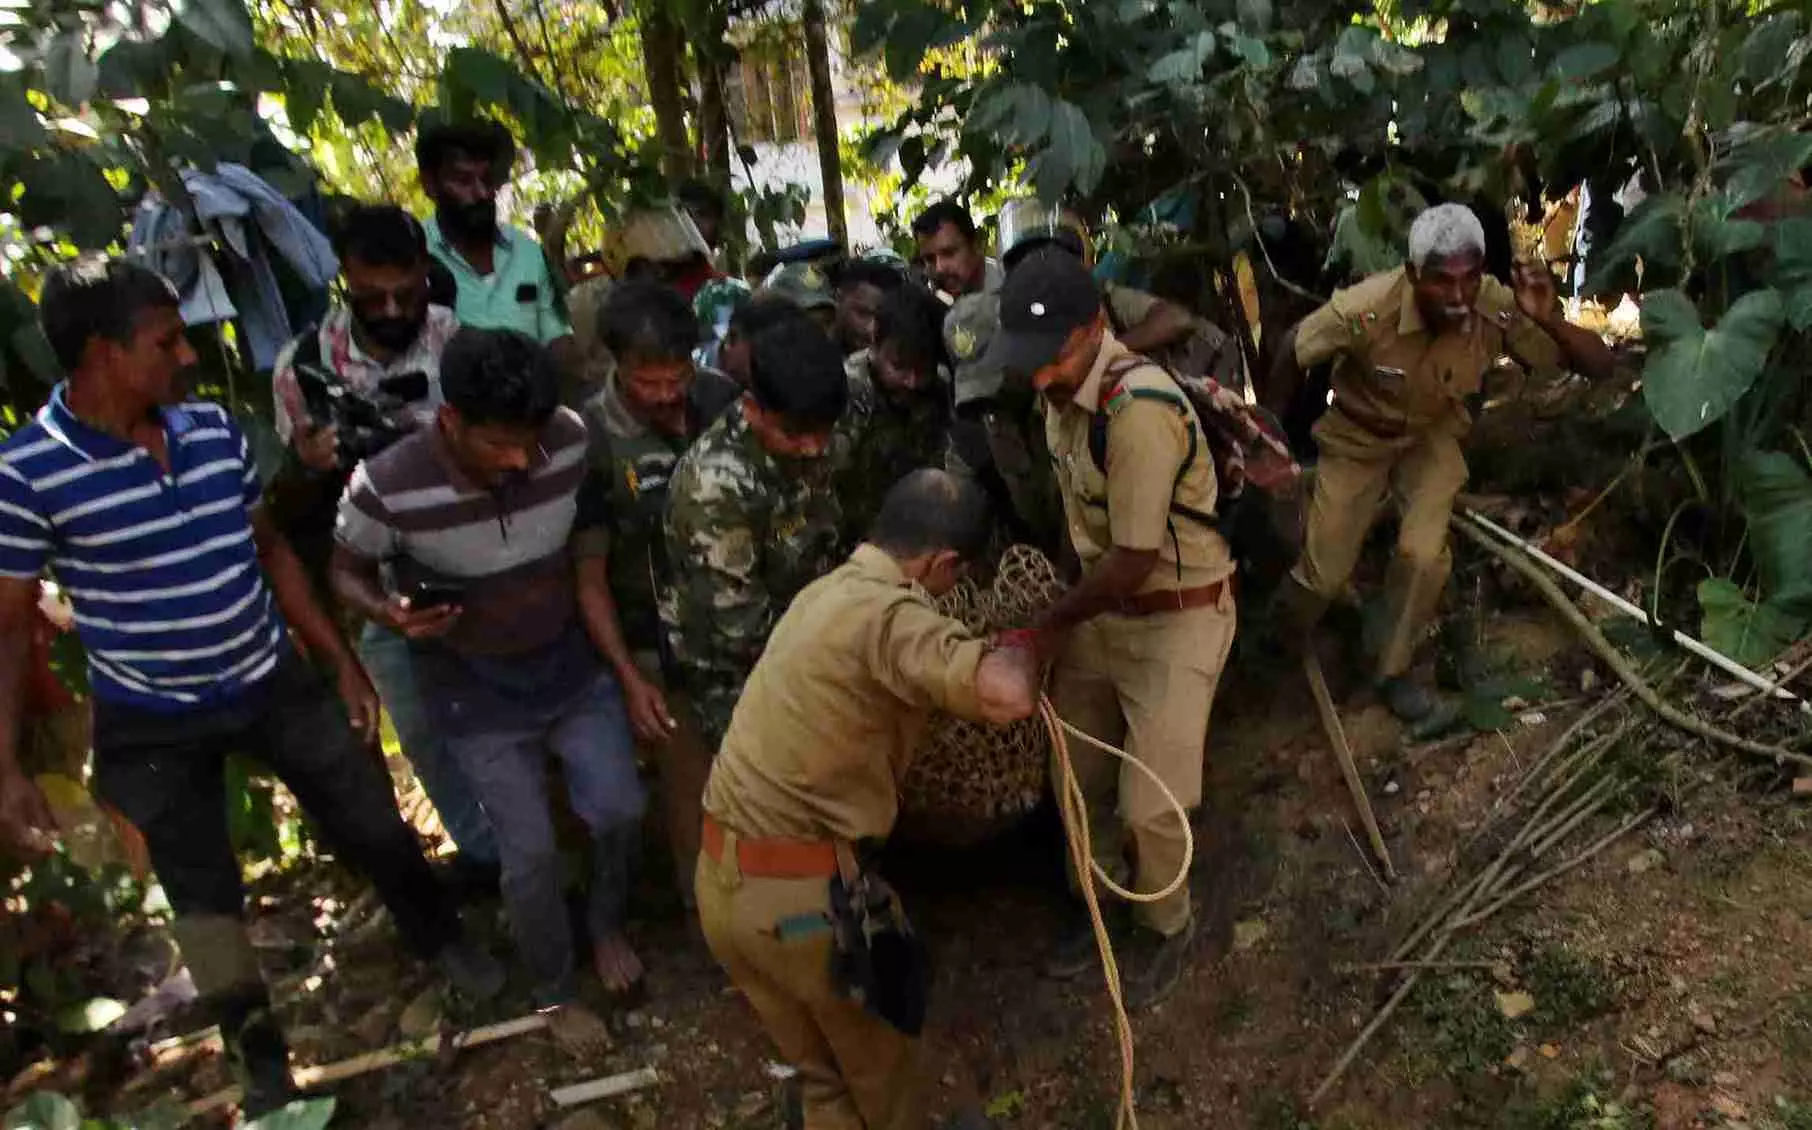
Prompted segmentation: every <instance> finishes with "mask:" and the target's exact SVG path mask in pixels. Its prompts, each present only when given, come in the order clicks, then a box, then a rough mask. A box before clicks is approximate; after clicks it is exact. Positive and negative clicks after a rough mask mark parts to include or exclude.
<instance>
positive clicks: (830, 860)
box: [699, 812, 837, 879]
mask: <svg viewBox="0 0 1812 1130" xmlns="http://www.w3.org/2000/svg"><path fill="white" fill-rule="evenodd" d="M700 831H701V835H700V837H699V839H700V844H699V846H700V847H702V848H703V849H704V852H705V854H706V855H708V856H710V857H711V859H712V861H713V862H716V863H722V862H723V858H724V848H725V847H726V846H727V845H729V844H730V842H731V841H732V840H733V841H734V846H735V850H736V867H737V869H738V870H740V871H741V872H742V873H743V874H744V875H747V876H749V877H751V878H756V879H828V878H830V877H831V876H832V875H835V874H837V845H836V844H834V843H832V842H831V841H830V840H792V839H786V838H783V837H780V836H772V837H767V838H761V839H746V838H744V837H743V836H741V835H738V834H737V833H735V832H731V831H730V830H729V829H727V828H725V827H724V826H723V825H722V824H719V823H718V822H717V820H716V818H714V817H713V816H712V815H711V814H710V813H708V812H707V813H705V814H704V821H703V824H702V827H701V829H700Z"/></svg>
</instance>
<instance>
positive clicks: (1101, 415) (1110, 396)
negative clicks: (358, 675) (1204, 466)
mask: <svg viewBox="0 0 1812 1130" xmlns="http://www.w3.org/2000/svg"><path fill="white" fill-rule="evenodd" d="M1149 364H1152V362H1150V361H1149V360H1147V359H1146V358H1143V357H1125V358H1121V359H1120V360H1118V361H1115V362H1114V363H1113V364H1112V365H1110V366H1109V367H1108V369H1107V372H1106V374H1105V376H1106V378H1107V383H1106V385H1105V387H1104V388H1102V390H1101V405H1100V407H1099V408H1097V409H1096V410H1095V414H1094V416H1093V417H1091V418H1090V420H1089V423H1088V453H1089V458H1090V459H1092V460H1093V461H1094V463H1095V469H1096V470H1098V471H1100V472H1101V473H1102V474H1103V475H1106V474H1107V424H1108V421H1109V420H1110V419H1111V418H1112V417H1113V415H1114V414H1115V413H1116V412H1119V411H1120V410H1121V409H1122V408H1124V407H1126V405H1128V404H1130V403H1132V402H1133V401H1135V400H1149V401H1155V402H1158V403H1162V404H1166V405H1169V406H1170V408H1171V409H1172V410H1173V411H1175V412H1176V413H1177V415H1179V416H1181V417H1182V418H1183V431H1184V432H1186V433H1187V434H1188V436H1189V451H1188V453H1187V454H1186V455H1184V456H1183V462H1182V464H1181V465H1180V466H1178V467H1177V477H1176V480H1175V481H1174V482H1172V483H1171V484H1170V515H1169V517H1168V518H1167V519H1166V521H1165V525H1167V526H1168V527H1169V532H1170V544H1171V548H1172V551H1173V554H1174V556H1175V557H1176V566H1177V580H1178V582H1179V583H1181V581H1182V577H1183V541H1182V539H1181V538H1180V537H1179V536H1178V535H1177V523H1176V520H1177V519H1178V518H1185V519H1188V520H1189V521H1191V522H1199V523H1201V524H1202V525H1204V526H1207V527H1208V528H1209V529H1211V530H1219V529H1220V521H1219V519H1217V518H1216V517H1215V516H1214V515H1213V514H1207V513H1204V512H1202V511H1200V510H1197V509H1196V508H1195V507H1193V506H1187V505H1185V504H1183V503H1181V502H1179V501H1177V491H1178V490H1179V489H1180V488H1181V487H1182V485H1183V477H1184V476H1185V475H1187V474H1188V473H1189V467H1190V465H1191V464H1193V463H1194V462H1195V458H1196V454H1197V452H1198V450H1199V445H1200V441H1199V440H1197V438H1196V428H1197V427H1199V426H1200V425H1199V424H1197V425H1191V424H1190V417H1189V402H1188V399H1187V398H1186V397H1185V396H1184V394H1183V391H1182V389H1181V388H1180V387H1178V386H1177V384H1176V377H1175V376H1174V375H1173V374H1172V373H1171V372H1170V371H1169V370H1168V369H1164V370H1163V371H1164V375H1165V376H1167V377H1169V378H1170V382H1171V385H1172V388H1173V389H1174V390H1175V391H1172V390H1170V389H1156V388H1127V387H1126V386H1125V385H1123V384H1122V383H1121V381H1122V380H1123V379H1124V378H1125V377H1126V375H1127V374H1128V373H1130V372H1132V371H1133V370H1134V369H1135V368H1137V367H1139V366H1140V365H1149ZM1155 367H1156V368H1159V369H1163V366H1155Z"/></svg>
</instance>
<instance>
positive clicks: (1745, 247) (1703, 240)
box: [1692, 194, 1768, 263]
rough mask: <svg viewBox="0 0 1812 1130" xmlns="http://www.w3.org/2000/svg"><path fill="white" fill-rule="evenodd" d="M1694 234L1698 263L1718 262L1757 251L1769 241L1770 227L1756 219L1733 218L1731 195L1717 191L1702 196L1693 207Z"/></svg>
mask: <svg viewBox="0 0 1812 1130" xmlns="http://www.w3.org/2000/svg"><path fill="white" fill-rule="evenodd" d="M1692 237H1693V247H1694V248H1695V249H1696V250H1697V251H1698V254H1699V262H1701V263H1715V262H1717V261H1718V260H1719V259H1723V258H1726V257H1728V256H1731V255H1740V254H1742V253H1743V252H1745V251H1754V250H1755V249H1756V248H1758V247H1760V246H1761V245H1762V244H1763V243H1764V242H1766V241H1767V239H1768V229H1767V228H1765V227H1763V226H1762V225H1761V224H1759V223H1757V222H1756V221H1754V220H1739V219H1733V218H1732V209H1731V207H1730V203H1729V200H1728V198H1726V197H1724V196H1723V195H1722V194H1714V195H1711V196H1705V197H1701V198H1700V199H1699V201H1698V203H1697V204H1696V205H1695V206H1694V208H1693V219H1692Z"/></svg>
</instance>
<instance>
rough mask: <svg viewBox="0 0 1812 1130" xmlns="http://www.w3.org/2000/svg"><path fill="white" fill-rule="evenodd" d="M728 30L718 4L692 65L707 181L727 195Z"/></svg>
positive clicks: (726, 15)
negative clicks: (695, 78) (696, 81)
mask: <svg viewBox="0 0 1812 1130" xmlns="http://www.w3.org/2000/svg"><path fill="white" fill-rule="evenodd" d="M728 30H729V13H728V11H727V10H726V9H725V8H724V7H723V6H722V5H717V6H715V8H714V10H713V11H712V13H711V27H710V28H709V30H708V31H707V33H706V34H705V35H704V36H703V37H699V38H695V39H694V40H693V42H692V65H693V67H694V68H695V69H696V70H697V71H698V148H699V151H700V152H701V153H703V154H704V157H705V178H706V179H707V180H709V181H710V182H711V184H712V186H713V187H715V188H716V189H717V191H719V192H721V193H723V194H724V195H725V196H728V195H729V193H730V101H729V90H728V89H727V84H726V83H725V81H724V68H725V66H726V65H727V64H728V58H727V54H728V53H727V52H726V51H725V49H724V36H725V35H726V34H727V33H728Z"/></svg>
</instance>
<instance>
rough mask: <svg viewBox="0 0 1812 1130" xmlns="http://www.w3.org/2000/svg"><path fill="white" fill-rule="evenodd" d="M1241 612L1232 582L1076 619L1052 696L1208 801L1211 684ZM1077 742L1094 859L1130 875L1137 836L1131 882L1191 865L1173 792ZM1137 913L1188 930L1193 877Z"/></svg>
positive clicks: (1183, 792)
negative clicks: (1208, 594) (1145, 606)
mask: <svg viewBox="0 0 1812 1130" xmlns="http://www.w3.org/2000/svg"><path fill="white" fill-rule="evenodd" d="M1237 622H1238V617H1237V615H1236V614H1235V611H1234V599H1233V592H1232V589H1231V587H1229V588H1228V590H1227V591H1226V592H1225V593H1224V594H1223V595H1222V597H1221V602H1220V605H1219V606H1218V607H1204V608H1192V609H1188V610H1186V611H1182V612H1161V613H1157V614H1155V615H1151V616H1137V617H1133V616H1118V615H1105V616H1097V617H1096V618H1095V619H1093V620H1090V621H1089V622H1087V623H1086V624H1083V625H1082V626H1081V627H1079V628H1077V629H1076V634H1075V635H1074V637H1072V638H1071V640H1070V643H1069V646H1068V648H1066V649H1065V651H1064V654H1063V658H1062V659H1061V660H1060V661H1059V663H1058V666H1057V672H1056V675H1055V677H1054V679H1053V681H1052V686H1051V701H1052V703H1053V704H1054V705H1055V706H1056V707H1057V712H1058V713H1059V714H1061V715H1062V716H1063V719H1064V721H1066V722H1068V723H1069V724H1070V725H1072V726H1075V727H1076V728H1077V729H1079V730H1081V731H1083V732H1084V733H1086V734H1089V735H1090V736H1092V737H1094V738H1097V739H1099V740H1101V741H1103V742H1106V743H1108V744H1109V745H1114V746H1118V747H1120V748H1122V749H1124V750H1126V752H1127V753H1128V754H1130V755H1132V757H1133V758H1135V759H1136V760H1138V761H1139V762H1141V763H1143V764H1144V765H1146V766H1148V767H1149V768H1151V769H1152V770H1154V771H1155V772H1156V773H1157V774H1158V776H1159V777H1161V778H1162V779H1163V781H1164V783H1165V784H1166V785H1168V786H1169V787H1170V790H1171V792H1173V793H1175V794H1176V798H1177V800H1178V801H1180V802H1181V803H1182V804H1183V805H1184V807H1186V808H1194V807H1195V806H1196V805H1198V804H1200V803H1201V800H1202V767H1203V763H1204V759H1205V756H1206V748H1207V741H1208V715H1209V712H1210V710H1211V708H1212V707H1213V705H1214V689H1215V686H1216V685H1217V684H1218V683H1219V682H1220V677H1221V669H1222V668H1223V667H1224V666H1226V663H1227V653H1228V651H1229V650H1230V649H1231V648H1232V647H1233V635H1234V631H1235V629H1236V627H1237ZM1069 751H1070V764H1071V765H1072V767H1073V768H1074V769H1075V771H1076V778H1077V782H1078V783H1079V784H1080V785H1081V786H1082V792H1083V796H1084V797H1085V798H1086V800H1087V802H1088V810H1089V836H1090V840H1091V843H1092V846H1093V848H1094V854H1095V861H1096V862H1097V863H1099V864H1100V865H1101V868H1102V870H1104V871H1106V872H1107V873H1108V874H1109V875H1114V876H1116V877H1117V876H1118V875H1120V874H1123V873H1124V872H1125V848H1126V840H1127V839H1128V837H1130V838H1131V840H1132V846H1133V851H1134V854H1135V856H1136V862H1137V866H1136V868H1135V874H1134V878H1135V880H1136V882H1135V884H1134V885H1133V886H1132V887H1131V888H1130V889H1132V890H1136V891H1156V890H1159V889H1161V888H1162V887H1164V886H1165V885H1166V884H1168V883H1169V882H1170V880H1171V879H1172V877H1174V876H1175V875H1176V873H1177V868H1178V867H1180V866H1181V865H1182V862H1183V848H1184V843H1185V837H1184V829H1183V824H1182V822H1181V821H1180V820H1179V819H1178V817H1177V815H1176V813H1175V812H1174V811H1173V810H1172V809H1171V807H1170V804H1169V803H1168V802H1167V801H1166V800H1165V799H1164V794H1163V793H1162V792H1160V791H1159V789H1158V787H1157V785H1156V784H1154V783H1153V782H1152V781H1151V779H1150V778H1148V777H1147V776H1146V775H1145V774H1143V773H1141V772H1139V770H1138V769H1136V768H1134V767H1133V766H1131V765H1127V764H1125V763H1123V762H1122V761H1120V760H1119V759H1118V758H1116V757H1113V756H1111V755H1109V754H1106V753H1102V752H1101V751H1099V750H1097V749H1095V748H1094V747H1092V746H1090V745H1088V744H1087V743H1085V742H1081V741H1078V740H1076V739H1075V738H1071V739H1070V742H1069ZM1058 772H1059V771H1058V770H1057V769H1056V768H1055V767H1054V768H1053V779H1054V780H1058V781H1061V780H1062V778H1061V776H1059V775H1058ZM1074 878H1075V876H1074V875H1072V876H1071V879H1072V880H1074ZM1124 885H1125V884H1124V883H1123V884H1122V886H1124ZM1135 913H1136V914H1137V916H1138V918H1139V920H1140V921H1142V922H1143V923H1145V924H1146V925H1147V926H1150V927H1151V928H1152V929H1154V930H1156V931H1158V932H1159V933H1160V934H1163V935H1164V936H1166V937H1169V936H1171V935H1173V934H1176V933H1178V932H1180V931H1181V930H1182V929H1183V928H1184V927H1185V926H1186V925H1188V923H1189V915H1190V906H1189V885H1188V884H1187V883H1184V884H1183V885H1182V886H1181V887H1179V888H1178V889H1177V890H1176V891H1175V892H1174V893H1172V894H1171V895H1170V896H1168V897H1167V898H1164V899H1162V900H1160V901H1158V902H1153V903H1139V904H1137V910H1136V912H1135Z"/></svg>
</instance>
